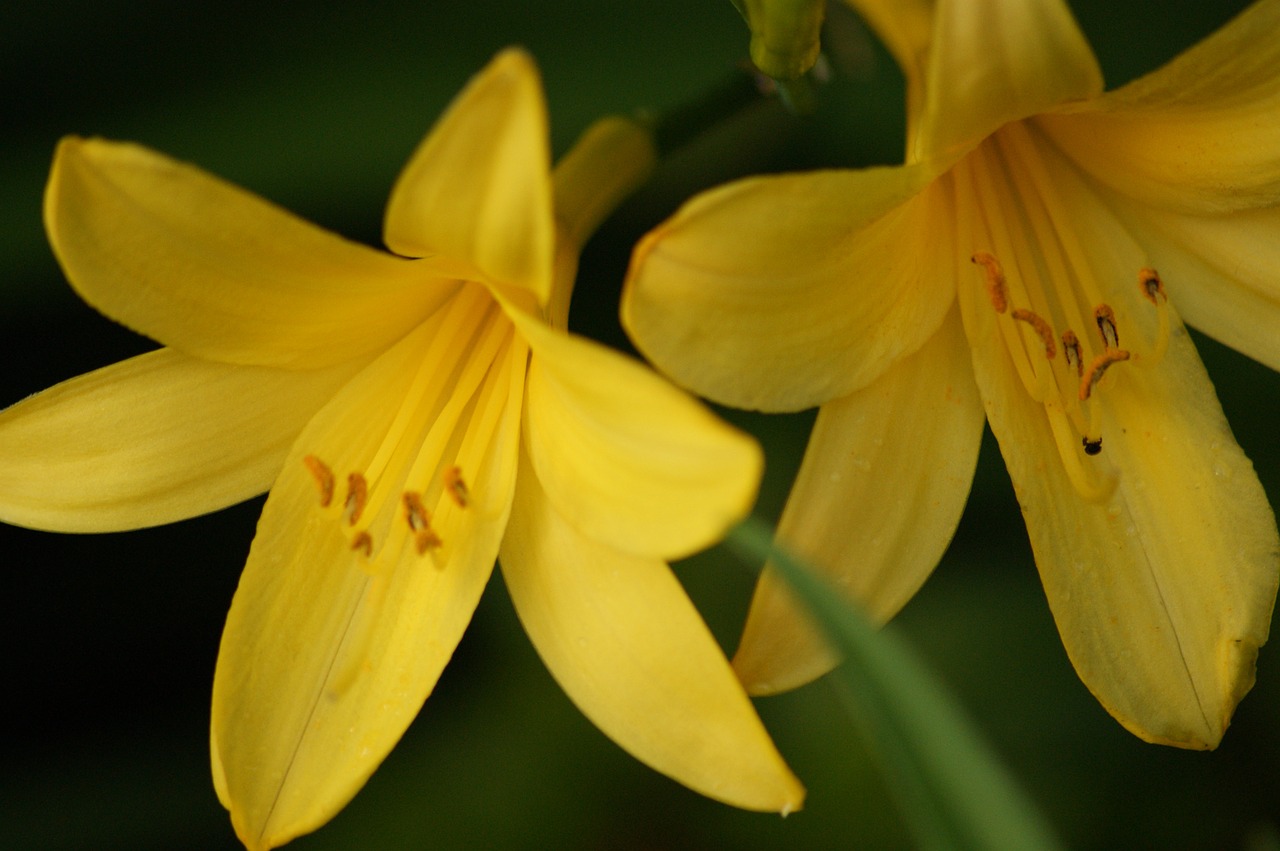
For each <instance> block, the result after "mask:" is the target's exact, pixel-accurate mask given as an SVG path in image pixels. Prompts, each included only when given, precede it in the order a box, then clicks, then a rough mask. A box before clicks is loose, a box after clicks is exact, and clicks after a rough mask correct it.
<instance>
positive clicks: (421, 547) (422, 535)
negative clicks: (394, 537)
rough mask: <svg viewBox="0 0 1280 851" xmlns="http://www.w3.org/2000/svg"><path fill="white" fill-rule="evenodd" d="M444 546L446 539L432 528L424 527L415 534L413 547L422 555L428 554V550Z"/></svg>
mask: <svg viewBox="0 0 1280 851" xmlns="http://www.w3.org/2000/svg"><path fill="white" fill-rule="evenodd" d="M443 546H444V541H442V540H440V536H439V535H437V534H436V533H435V532H434V531H433V530H431V529H423V530H422V531H421V532H418V533H417V534H416V535H414V536H413V547H414V549H416V550H417V551H418V555H420V556H422V555H426V554H427V550H438V549H440V548H441V547H443Z"/></svg>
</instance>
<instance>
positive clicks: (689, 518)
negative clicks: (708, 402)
mask: <svg viewBox="0 0 1280 851" xmlns="http://www.w3.org/2000/svg"><path fill="white" fill-rule="evenodd" d="M512 312H513V316H514V317H516V320H517V324H518V327H519V328H520V331H521V333H522V334H524V335H525V337H526V339H528V340H529V344H530V346H531V347H532V349H533V355H534V356H533V361H532V363H531V365H530V367H529V384H528V404H527V408H526V412H525V424H526V425H525V428H526V431H525V446H526V447H527V448H528V452H529V457H530V460H531V462H532V464H533V467H534V469H535V470H537V472H538V477H539V478H540V479H541V481H542V483H543V486H544V487H545V488H546V491H547V494H548V496H549V498H550V499H551V501H552V502H553V503H554V504H555V506H556V508H557V510H558V511H559V512H560V513H561V514H562V515H564V517H565V518H566V519H567V520H569V522H571V523H573V525H574V526H575V528H577V529H578V531H580V532H581V533H583V534H585V535H587V536H588V537H591V538H594V539H595V540H598V541H602V542H606V543H608V544H610V545H611V546H613V547H615V548H618V549H621V550H624V551H626V552H628V553H632V554H635V555H645V556H651V557H667V558H678V557H682V556H686V555H689V554H690V553H692V552H695V551H696V550H700V549H704V548H705V547H707V546H709V545H710V544H712V543H714V542H715V541H717V540H719V539H720V538H721V537H723V535H724V533H725V531H726V530H727V529H728V528H729V527H730V526H731V525H733V524H734V523H736V522H738V521H739V520H741V519H742V518H743V517H745V516H746V515H747V513H748V512H749V511H750V510H751V506H752V504H753V503H754V502H755V496H756V488H757V487H758V486H759V483H760V475H761V473H762V472H763V468H764V459H763V457H762V455H761V453H760V448H759V446H758V445H757V444H756V442H755V441H754V440H753V439H752V438H750V437H748V436H747V435H745V434H743V433H742V432H739V431H737V430H736V429H733V428H731V427H730V426H728V425H726V424H725V423H724V422H722V421H721V420H719V419H718V418H716V417H715V416H714V415H713V414H711V412H710V411H708V410H707V409H706V408H704V407H702V405H700V404H699V403H698V402H697V401H695V400H694V399H693V398H692V397H690V396H689V395H688V394H686V393H684V392H683V391H681V390H678V389H677V388H675V387H673V386H672V385H671V384H669V383H667V382H666V381H664V380H663V379H662V378H659V377H658V376H657V375H656V374H655V373H654V372H653V371H652V370H650V369H648V368H646V367H645V366H643V365H642V364H640V363H638V362H636V361H634V360H632V359H631V358H628V357H625V356H624V355H621V354H619V353H617V352H614V351H611V350H609V349H607V348H605V347H604V346H601V345H599V344H598V343H594V342H592V341H590V340H586V339H583V338H581V337H575V336H572V335H569V334H566V333H564V332H560V331H555V330H553V329H551V328H549V327H548V326H546V325H544V324H542V323H541V322H540V321H538V320H537V319H534V318H532V317H529V316H527V315H524V314H520V313H518V312H517V311H514V310H513V311H512Z"/></svg>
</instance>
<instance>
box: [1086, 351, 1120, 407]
mask: <svg viewBox="0 0 1280 851" xmlns="http://www.w3.org/2000/svg"><path fill="white" fill-rule="evenodd" d="M1128 359H1129V353H1128V352H1126V351H1125V350H1124V349H1109V350H1107V351H1105V352H1103V353H1102V354H1100V355H1098V356H1097V357H1096V358H1094V359H1093V363H1091V364H1089V372H1088V373H1087V374H1086V375H1085V376H1084V377H1083V378H1081V379H1080V401H1081V402H1084V401H1086V400H1087V399H1088V398H1089V396H1090V394H1092V393H1093V388H1094V387H1096V386H1097V384H1098V382H1099V381H1101V380H1102V376H1103V374H1105V373H1106V371H1107V369H1108V367H1110V366H1111V365H1112V364H1114V363H1119V362H1120V361H1126V360H1128Z"/></svg>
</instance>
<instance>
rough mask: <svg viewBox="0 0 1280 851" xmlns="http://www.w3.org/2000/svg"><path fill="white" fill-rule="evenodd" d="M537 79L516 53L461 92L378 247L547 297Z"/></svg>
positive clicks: (545, 145) (546, 139)
mask: <svg viewBox="0 0 1280 851" xmlns="http://www.w3.org/2000/svg"><path fill="white" fill-rule="evenodd" d="M551 192H552V188H551V154H550V134H549V132H548V118H547V112H546V103H545V100H544V98H543V94H542V79H541V76H540V74H539V73H538V69H537V66H536V64H535V63H534V61H533V58H532V57H531V56H530V55H529V54H528V53H527V52H526V51H524V50H522V49H520V48H508V49H506V50H503V51H502V52H500V53H498V54H497V56H495V57H494V59H493V60H491V61H490V62H489V64H488V65H486V66H485V67H484V68H483V69H481V71H480V72H479V73H478V74H476V75H475V76H474V77H473V78H472V79H471V81H470V82H469V83H468V84H467V85H466V86H465V87H464V88H463V90H462V91H461V92H460V93H459V94H458V96H457V97H456V98H455V99H454V101H453V102H452V103H451V104H450V106H449V107H448V108H447V109H446V110H445V112H444V114H443V115H442V116H441V117H440V119H439V121H438V122H437V123H436V125H435V127H434V128H433V129H432V130H431V132H430V133H429V134H428V135H427V137H426V138H425V139H424V140H423V141H422V143H421V144H420V145H419V146H418V149H417V150H416V151H415V152H414V153H413V155H412V156H411V157H410V159H409V162H408V163H407V164H406V165H405V167H404V169H403V171H402V172H401V173H400V177H399V178H398V179H397V181H396V184H395V186H394V187H393V188H392V191H391V197H390V199H389V201H388V203H387V210H386V215H385V219H384V223H383V240H384V242H385V243H386V244H387V246H388V247H389V248H390V249H391V250H392V251H393V252H395V253H396V254H399V255H402V256H405V257H428V256H435V255H441V256H443V257H446V258H448V259H449V260H451V261H454V262H456V263H460V264H465V266H466V267H468V268H469V269H470V270H471V271H470V273H469V274H468V275H467V277H469V278H472V279H474V280H477V281H484V282H488V283H500V284H509V285H515V286H519V287H522V288H524V289H526V290H529V291H530V292H532V293H534V294H535V295H536V296H537V298H538V302H539V304H546V303H547V300H548V299H549V298H550V293H551V281H552V266H553V260H554V246H555V228H554V223H553V215H552V209H551V205H552V201H551V197H552V196H551Z"/></svg>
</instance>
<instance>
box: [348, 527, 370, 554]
mask: <svg viewBox="0 0 1280 851" xmlns="http://www.w3.org/2000/svg"><path fill="white" fill-rule="evenodd" d="M351 549H352V550H355V551H356V552H363V553H364V554H365V558H368V557H370V556H372V555H373V538H372V536H370V535H369V533H368V532H365V531H360V532H356V535H355V537H354V538H352V539H351Z"/></svg>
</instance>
